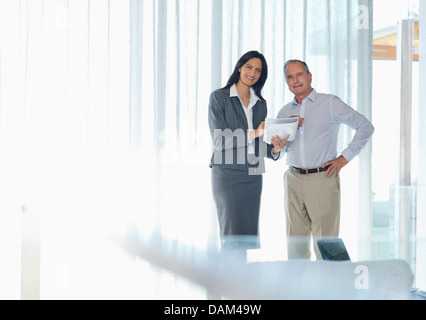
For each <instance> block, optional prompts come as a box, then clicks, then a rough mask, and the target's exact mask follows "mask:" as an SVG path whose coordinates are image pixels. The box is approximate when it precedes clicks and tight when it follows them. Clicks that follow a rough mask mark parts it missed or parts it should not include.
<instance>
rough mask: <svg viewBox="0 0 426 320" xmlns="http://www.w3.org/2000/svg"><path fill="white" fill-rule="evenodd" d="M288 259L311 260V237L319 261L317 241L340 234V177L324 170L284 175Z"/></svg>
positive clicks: (287, 172) (289, 172)
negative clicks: (329, 175)
mask: <svg viewBox="0 0 426 320" xmlns="http://www.w3.org/2000/svg"><path fill="white" fill-rule="evenodd" d="M284 207H285V213H286V231H287V253H288V259H310V257H311V251H310V245H311V237H312V239H313V247H314V251H315V255H316V258H317V259H318V260H321V259H322V257H321V254H320V252H319V249H318V246H317V244H316V240H318V239H319V238H326V237H333V238H336V237H338V236H339V226H340V178H339V177H336V175H335V174H334V175H333V176H332V177H330V178H327V177H326V176H325V172H319V173H312V174H299V173H295V172H293V171H291V170H290V169H289V170H287V171H286V172H285V174H284Z"/></svg>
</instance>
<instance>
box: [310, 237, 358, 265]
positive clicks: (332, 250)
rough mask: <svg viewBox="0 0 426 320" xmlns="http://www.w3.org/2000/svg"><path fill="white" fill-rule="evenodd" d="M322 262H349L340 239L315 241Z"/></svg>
mask: <svg viewBox="0 0 426 320" xmlns="http://www.w3.org/2000/svg"><path fill="white" fill-rule="evenodd" d="M317 245H318V248H319V250H320V252H321V256H322V258H323V260H336V261H338V260H339V261H344V260H351V259H350V257H349V254H348V251H347V250H346V247H345V244H344V243H343V240H342V239H320V240H317Z"/></svg>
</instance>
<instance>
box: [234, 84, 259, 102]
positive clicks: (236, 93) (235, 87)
mask: <svg viewBox="0 0 426 320" xmlns="http://www.w3.org/2000/svg"><path fill="white" fill-rule="evenodd" d="M229 97H230V98H232V97H238V91H237V86H236V85H235V83H234V84H233V85H232V86H231V88H230V89H229ZM251 100H255V101H257V100H260V99H259V97H258V96H257V95H256V93H255V92H254V89H253V88H252V87H250V101H251Z"/></svg>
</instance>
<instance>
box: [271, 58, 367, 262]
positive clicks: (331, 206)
mask: <svg viewBox="0 0 426 320" xmlns="http://www.w3.org/2000/svg"><path fill="white" fill-rule="evenodd" d="M284 73H285V77H286V82H287V85H288V87H289V89H290V91H291V92H292V93H293V94H294V96H295V97H294V100H293V101H292V102H290V103H288V104H287V105H285V106H284V107H283V108H282V109H281V110H280V111H279V113H278V115H277V118H290V117H296V116H297V117H299V128H298V132H297V134H296V138H295V140H294V141H292V142H288V143H287V144H284V142H283V141H279V140H277V139H273V141H272V142H273V143H274V145H275V146H278V148H276V149H282V150H281V151H283V152H281V156H283V155H284V154H287V164H288V165H289V169H288V170H287V171H286V172H285V174H284V190H285V194H284V198H285V211H286V229H287V230H286V231H287V239H288V246H287V249H288V258H289V259H294V258H299V259H300V258H306V259H309V258H310V256H311V252H310V241H311V237H312V238H313V240H314V250H315V254H316V257H317V259H321V254H320V253H319V250H318V247H317V245H316V240H318V239H320V238H325V237H331V238H336V237H338V235H339V227H340V177H339V174H340V170H341V169H342V168H343V167H344V166H345V165H346V164H348V163H349V161H351V160H352V159H353V158H354V157H356V156H357V155H358V154H359V153H360V151H361V149H362V148H363V147H364V146H365V145H366V144H367V142H368V141H369V139H370V138H371V136H372V134H373V132H374V127H373V125H372V124H371V122H370V121H369V120H368V119H367V118H366V117H364V116H363V115H362V114H360V113H359V112H357V111H356V110H354V109H353V108H351V107H350V106H348V105H347V104H346V103H344V102H343V101H342V100H341V99H339V98H338V97H337V96H334V95H331V94H323V93H317V92H316V91H315V89H313V88H312V86H311V84H312V74H311V73H310V71H309V68H308V66H307V64H306V63H305V62H303V61H300V60H289V61H287V62H286V64H285V66H284ZM340 124H345V125H347V126H349V127H350V128H352V129H353V130H355V134H354V136H353V138H352V141H351V142H350V143H349V144H348V146H347V147H346V148H345V149H344V150H343V151H342V152H341V154H340V155H339V156H338V155H337V140H338V134H339V128H340Z"/></svg>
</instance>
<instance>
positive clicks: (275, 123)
mask: <svg viewBox="0 0 426 320" xmlns="http://www.w3.org/2000/svg"><path fill="white" fill-rule="evenodd" d="M298 124H299V118H298V117H297V118H276V119H272V118H267V119H266V120H265V132H264V135H263V140H264V141H266V142H268V143H270V144H272V142H271V138H272V137H274V136H278V137H280V139H281V140H284V139H285V137H287V135H290V137H289V138H288V141H293V140H294V139H295V138H296V132H297V126H298Z"/></svg>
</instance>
